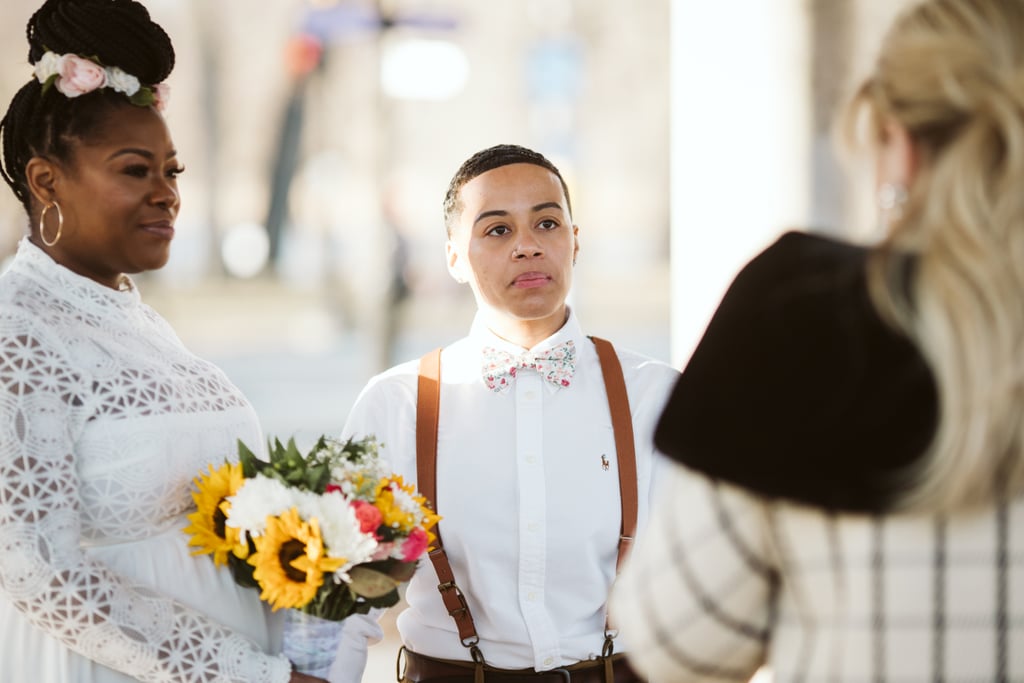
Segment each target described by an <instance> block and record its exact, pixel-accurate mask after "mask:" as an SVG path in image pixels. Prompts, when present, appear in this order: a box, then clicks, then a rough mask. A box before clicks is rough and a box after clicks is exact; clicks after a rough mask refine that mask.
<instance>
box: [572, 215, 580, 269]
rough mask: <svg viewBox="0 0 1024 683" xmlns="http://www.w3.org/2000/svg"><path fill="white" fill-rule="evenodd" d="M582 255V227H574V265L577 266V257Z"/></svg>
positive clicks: (574, 225)
mask: <svg viewBox="0 0 1024 683" xmlns="http://www.w3.org/2000/svg"><path fill="white" fill-rule="evenodd" d="M579 255H580V226H578V225H576V224H573V226H572V264H573V265H574V266H575V265H576V257H577V256H579Z"/></svg>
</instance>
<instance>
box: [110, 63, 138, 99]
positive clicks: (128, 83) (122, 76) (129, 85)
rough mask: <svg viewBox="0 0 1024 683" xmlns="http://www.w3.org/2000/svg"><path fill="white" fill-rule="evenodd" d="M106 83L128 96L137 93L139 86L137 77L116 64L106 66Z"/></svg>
mask: <svg viewBox="0 0 1024 683" xmlns="http://www.w3.org/2000/svg"><path fill="white" fill-rule="evenodd" d="M107 85H108V86H109V87H111V88H113V89H114V90H116V91H117V92H123V93H124V94H125V95H127V96H128V97H131V96H132V95H134V94H135V93H137V92H138V91H139V87H140V83H139V79H138V78H136V77H135V76H132V75H131V74H129V73H125V72H124V71H123V70H122V69H120V68H118V67H116V66H111V67H107Z"/></svg>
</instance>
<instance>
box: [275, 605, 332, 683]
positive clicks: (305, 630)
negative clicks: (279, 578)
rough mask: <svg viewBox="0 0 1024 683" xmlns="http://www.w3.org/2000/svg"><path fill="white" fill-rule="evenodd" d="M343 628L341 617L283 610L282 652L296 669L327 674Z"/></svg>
mask: <svg viewBox="0 0 1024 683" xmlns="http://www.w3.org/2000/svg"><path fill="white" fill-rule="evenodd" d="M344 628H345V622H344V621H332V620H330V619H323V618H321V617H318V616H314V615H312V614H307V613H306V612H303V611H301V610H297V609H290V610H287V611H286V612H285V622H284V655H285V657H287V658H288V660H289V661H291V663H292V665H293V666H294V667H295V670H296V671H298V672H299V673H304V674H309V675H310V676H316V677H318V678H327V674H328V673H330V671H331V665H332V664H333V663H334V658H335V656H336V655H337V653H338V645H339V644H340V643H341V635H342V630H343V629H344Z"/></svg>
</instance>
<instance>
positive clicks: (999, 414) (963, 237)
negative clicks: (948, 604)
mask: <svg viewBox="0 0 1024 683" xmlns="http://www.w3.org/2000/svg"><path fill="white" fill-rule="evenodd" d="M1022 36H1024V0H928V1H926V2H923V3H920V4H918V5H916V6H914V7H912V8H910V9H909V10H907V11H906V12H905V13H904V14H903V15H901V17H900V18H899V19H897V21H896V23H895V24H894V25H893V27H892V28H891V29H890V31H889V33H888V35H887V37H886V39H885V41H884V42H883V44H882V47H881V51H880V55H879V58H878V62H877V64H876V67H875V71H874V74H873V76H871V78H870V79H869V80H868V81H867V82H866V83H865V84H864V85H863V86H862V88H861V89H860V91H859V92H858V93H857V95H856V96H855V97H854V98H853V101H852V102H851V105H850V107H849V108H848V110H847V112H846V121H845V126H844V129H845V132H846V133H847V135H848V137H849V138H850V139H852V140H857V139H858V138H861V137H862V135H863V133H864V132H867V134H868V135H869V136H871V140H870V141H871V142H872V143H873V144H874V146H875V148H876V149H877V147H878V145H879V144H880V143H881V142H883V135H884V132H883V131H884V125H885V124H886V123H887V122H890V121H893V122H896V123H898V124H900V125H901V126H903V127H904V128H905V129H906V130H907V131H908V133H909V134H910V137H911V140H912V141H913V144H914V150H915V153H916V154H917V157H918V170H917V175H916V176H915V178H914V180H913V182H912V186H911V187H910V188H909V195H908V198H907V202H906V204H905V205H904V207H903V211H902V215H901V217H900V218H899V220H898V221H896V222H895V223H894V224H893V225H892V226H891V229H890V231H889V233H888V235H887V236H886V237H885V238H884V240H883V242H882V243H881V244H880V245H879V246H878V247H877V248H875V249H874V251H873V253H872V256H871V258H870V259H869V263H868V282H869V287H870V289H871V294H872V299H873V301H874V303H875V305H876V307H877V308H878V309H879V311H880V312H881V314H882V315H883V316H884V317H886V318H887V319H888V320H890V321H892V322H893V323H894V324H895V325H896V326H897V327H898V328H900V329H902V330H903V331H904V332H905V333H906V334H907V335H908V336H909V337H910V338H911V339H912V340H913V341H914V342H915V343H916V344H917V346H918V347H919V348H920V349H921V350H922V353H923V354H924V357H925V358H926V360H927V362H928V363H929V365H930V367H931V368H932V371H933V373H934V375H935V378H936V382H937V387H938V395H939V404H940V406H939V415H940V417H939V424H938V427H937V430H936V433H935V436H934V440H933V442H932V445H931V448H930V450H929V453H928V454H927V455H926V457H924V458H922V459H921V461H920V465H919V466H917V467H916V468H915V469H914V470H913V471H911V472H908V473H907V474H908V479H909V481H908V482H907V487H906V490H907V491H908V493H907V494H906V495H905V497H904V499H903V500H902V506H903V507H905V508H908V509H916V510H939V509H949V508H952V507H962V506H968V505H973V504H977V503H982V502H984V501H986V500H991V499H992V498H994V497H997V496H1000V495H1015V494H1018V493H1020V492H1022V491H1024V40H1022ZM864 124H866V126H865V125H864ZM907 254H910V255H912V256H913V257H914V258H913V263H914V266H913V269H912V270H911V272H910V276H909V279H908V276H907V270H906V262H907V261H906V255H907Z"/></svg>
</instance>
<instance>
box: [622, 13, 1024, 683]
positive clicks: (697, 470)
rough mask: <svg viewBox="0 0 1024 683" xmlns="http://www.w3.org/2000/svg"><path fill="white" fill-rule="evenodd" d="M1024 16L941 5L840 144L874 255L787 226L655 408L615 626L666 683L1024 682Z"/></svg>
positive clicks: (917, 27) (910, 37) (895, 33)
mask: <svg viewBox="0 0 1024 683" xmlns="http://www.w3.org/2000/svg"><path fill="white" fill-rule="evenodd" d="M1021 36H1024V2H1022V0H929V1H926V2H923V3H920V4H917V5H915V6H914V7H912V8H910V9H908V10H907V11H906V12H905V13H904V14H902V15H901V17H900V18H899V19H898V20H897V22H896V23H895V25H894V26H893V27H892V29H891V30H890V32H889V34H888V36H887V38H886V40H885V41H884V43H883V45H882V49H881V53H880V56H879V58H878V61H877V64H876V66H875V69H874V73H873V75H872V76H871V77H870V78H869V79H868V81H867V82H866V83H865V84H864V85H863V87H862V88H861V89H860V91H859V92H858V93H857V95H856V96H855V97H854V98H853V101H852V103H851V105H850V107H849V110H848V114H847V117H846V121H845V126H844V130H845V131H846V132H847V134H848V138H850V139H851V140H852V141H855V142H860V143H867V144H866V145H863V144H862V145H861V147H862V148H864V147H866V149H867V150H868V151H869V152H870V153H871V154H873V156H874V159H875V172H876V173H875V182H876V184H877V189H878V197H879V205H880V209H881V210H882V213H883V216H884V217H885V218H886V220H887V223H888V230H887V233H886V235H885V237H884V239H883V240H882V242H881V244H879V245H877V246H873V247H871V248H864V247H858V246H854V245H850V244H844V243H841V242H838V241H833V240H829V239H826V238H822V237H817V236H813V235H808V234H800V233H790V234H787V235H785V236H783V237H782V238H781V239H780V240H779V241H778V242H777V243H776V244H774V245H773V246H771V247H769V248H768V249H767V250H766V251H765V252H763V253H762V254H760V255H759V256H758V257H757V258H755V259H754V260H753V261H752V262H751V263H750V264H749V265H748V266H747V267H746V268H745V269H744V270H743V272H742V273H741V274H740V275H739V276H738V277H737V279H736V280H735V282H734V283H733V284H732V286H731V287H730V289H729V291H728V293H727V294H726V296H725V298H724V299H723V301H722V303H721V305H720V307H719V309H718V311H717V312H716V314H715V316H714V318H713V320H712V322H711V324H710V325H709V327H708V329H707V331H706V333H705V337H704V339H703V340H702V341H701V343H700V345H699V347H698V349H697V350H696V352H695V353H694V355H693V357H692V358H691V360H690V362H689V364H688V365H687V367H686V368H685V370H684V372H683V375H682V376H681V378H680V380H679V382H678V384H677V386H676V387H675V389H674V392H673V394H672V396H671V398H670V400H669V403H668V404H667V406H666V409H665V412H664V414H663V415H662V418H661V421H660V424H659V427H658V430H657V432H656V437H655V438H656V443H657V445H658V446H659V447H660V448H661V449H662V450H664V451H665V452H666V453H668V454H669V455H670V456H672V457H673V458H674V459H675V460H676V461H678V462H679V463H681V464H682V466H680V467H677V468H675V471H674V472H673V474H672V476H671V478H670V480H669V481H668V483H667V493H668V495H665V496H663V497H662V498H661V499H660V500H661V501H662V503H661V505H660V508H659V509H657V510H656V512H655V513H654V516H653V518H652V523H651V525H650V526H649V527H648V529H647V531H646V533H645V535H644V536H643V537H642V538H641V539H640V541H639V544H638V546H637V552H636V553H635V554H634V556H633V558H632V560H631V562H630V564H629V565H628V566H627V568H626V570H625V572H624V573H623V575H622V576H621V578H620V579H619V581H618V583H617V585H616V587H615V590H614V593H613V599H612V615H613V617H614V618H615V619H616V623H617V624H618V625H619V626H620V627H621V631H622V636H623V638H624V640H625V641H626V643H627V644H628V646H627V647H628V651H629V652H630V655H631V657H632V658H633V663H634V666H635V668H637V669H638V670H640V671H641V672H642V673H644V674H646V675H648V676H649V677H650V678H651V680H652V681H658V682H659V683H665V682H667V681H702V680H714V681H746V680H748V679H749V678H750V677H751V676H752V675H753V674H754V673H755V672H756V671H757V670H758V668H759V667H762V666H765V665H767V666H768V667H770V669H771V670H772V672H773V674H774V679H775V681H776V683H781V682H782V681H813V682H819V681H835V682H840V681H844V682H853V681H905V682H911V681H968V680H970V681H1022V680H1024V495H1022V494H1024V419H1022V418H1024V40H1022V39H1021Z"/></svg>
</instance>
